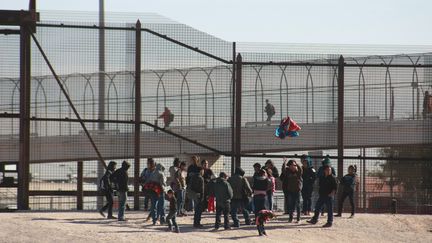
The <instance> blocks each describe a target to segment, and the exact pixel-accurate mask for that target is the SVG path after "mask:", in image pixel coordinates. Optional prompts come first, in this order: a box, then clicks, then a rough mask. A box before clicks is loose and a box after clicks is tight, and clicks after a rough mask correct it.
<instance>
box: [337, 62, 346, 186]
mask: <svg viewBox="0 0 432 243" xmlns="http://www.w3.org/2000/svg"><path fill="white" fill-rule="evenodd" d="M338 65H339V67H338V124H337V131H338V132H337V154H338V166H337V168H338V173H337V176H338V178H342V176H343V156H344V74H345V61H344V58H343V56H342V55H341V56H340V58H339V63H338Z"/></svg>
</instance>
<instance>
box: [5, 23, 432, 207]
mask: <svg viewBox="0 0 432 243" xmlns="http://www.w3.org/2000/svg"><path fill="white" fill-rule="evenodd" d="M75 21H76V20H75ZM95 22H96V21H95ZM59 24H60V22H59V21H44V22H42V24H40V25H39V27H38V28H37V33H36V34H35V37H36V38H37V40H38V41H39V42H40V44H41V46H42V48H43V50H44V51H45V53H46V55H47V56H48V59H49V61H50V62H51V64H52V65H53V67H54V69H55V71H56V72H57V74H58V75H59V78H60V82H61V83H62V85H63V86H64V88H65V89H66V92H67V95H68V96H69V97H70V99H71V100H72V103H73V105H74V107H75V108H76V109H77V111H78V113H79V115H80V116H81V118H82V119H84V124H85V125H86V127H87V129H88V130H89V133H90V135H91V137H92V139H93V140H94V142H95V145H96V147H97V148H98V150H99V151H100V153H101V155H102V157H103V158H104V160H106V161H110V160H115V161H117V162H118V163H119V164H120V162H121V161H122V160H127V161H129V162H131V164H132V166H131V168H130V169H129V175H130V178H131V180H130V189H131V191H133V180H134V179H137V178H133V171H134V165H133V163H132V162H133V157H134V133H135V130H134V119H135V45H136V43H135V41H136V38H135V29H134V28H135V23H133V22H130V23H127V24H115V23H110V24H107V25H106V26H108V27H107V28H105V29H104V32H105V34H104V35H105V40H104V41H105V60H104V67H103V69H104V70H102V71H101V67H100V64H99V61H100V60H99V42H100V39H99V34H100V30H99V29H98V28H96V27H94V26H93V25H94V24H95V23H93V22H87V23H83V22H63V23H62V24H63V25H59ZM78 26H81V27H78ZM142 28H143V30H142V31H141V35H142V37H141V46H142V51H141V53H140V54H141V59H142V67H141V99H142V102H141V106H142V109H141V119H142V121H143V124H142V126H141V133H140V137H141V140H140V141H141V157H142V159H141V163H140V168H139V169H140V170H142V169H143V168H144V167H145V166H146V165H145V158H148V157H156V161H157V162H158V163H161V164H163V165H164V167H165V168H168V167H169V166H171V163H172V160H173V158H174V157H180V158H181V159H182V160H188V159H189V158H190V155H192V154H199V155H200V156H201V157H202V158H203V159H204V158H206V159H209V160H210V163H211V164H212V169H213V171H214V172H215V174H217V173H218V172H220V171H226V172H228V171H230V169H231V160H230V157H229V156H230V155H231V154H233V152H234V151H232V147H231V146H232V136H234V134H233V133H232V126H233V124H232V122H233V120H232V116H233V96H234V93H233V79H232V77H233V72H235V69H233V65H232V60H233V45H232V43H229V42H225V41H223V40H220V39H217V38H215V37H213V36H210V35H208V34H205V33H202V32H199V31H197V30H194V29H192V28H190V27H188V26H184V25H180V24H178V23H175V22H171V21H165V22H164V23H154V22H152V21H149V22H148V23H145V22H144V23H143V26H142ZM0 42H1V45H0V50H1V57H2V58H0V85H1V90H0V94H1V97H0V101H1V103H0V107H1V108H0V113H5V112H7V113H11V114H12V113H16V114H18V113H19V44H18V43H19V37H18V36H1V38H0ZM246 47H247V45H246V46H242V48H241V49H242V50H245V51H242V53H241V54H242V57H243V62H244V63H243V65H242V113H241V116H242V121H241V134H242V139H241V152H242V153H243V154H250V156H249V157H248V155H245V156H244V157H243V158H242V164H241V166H242V167H243V168H244V169H245V170H246V173H247V175H248V176H251V175H252V174H253V170H252V165H253V164H254V163H256V162H259V163H261V164H264V163H265V161H266V160H267V158H264V157H265V155H262V154H271V155H274V156H276V157H277V156H282V155H281V154H282V153H289V154H298V155H300V154H303V153H306V154H311V155H312V157H314V155H315V156H316V157H317V158H321V157H322V156H324V155H327V154H328V155H330V156H337V151H336V149H337V146H338V143H337V135H338V134H337V125H338V124H337V118H338V103H337V101H338V71H339V67H338V58H339V55H335V54H314V53H310V52H305V53H306V54H292V52H291V53H287V52H285V51H283V50H282V49H283V48H282V47H280V46H279V47H278V48H281V49H278V50H277V51H280V53H275V52H274V48H273V53H271V52H252V51H247V48H246ZM315 48H316V46H315ZM422 50H423V49H422ZM338 54H339V53H338ZM431 60H432V59H431V55H430V54H429V53H423V54H410V55H391V54H387V55H381V56H365V55H361V56H360V55H359V56H355V55H347V56H345V65H344V85H345V87H344V113H345V114H344V120H345V122H344V133H345V136H344V142H345V148H346V149H345V150H344V153H345V156H346V158H345V160H344V165H343V168H344V170H346V168H347V166H348V165H350V164H355V165H357V168H358V179H359V181H358V189H357V196H356V198H357V201H356V205H357V207H358V208H359V209H362V210H363V211H364V212H384V211H386V210H389V204H390V203H391V200H392V199H393V198H397V199H398V200H399V201H400V203H399V206H400V209H401V210H400V211H403V212H410V213H413V212H414V213H424V212H428V213H430V212H431V209H430V208H428V206H427V205H430V204H431V196H430V194H431V186H432V184H431V182H430V180H429V179H428V176H427V175H430V173H431V171H430V170H431V161H430V160H427V159H424V158H430V154H431V153H430V149H429V150H428V147H427V146H429V147H430V144H431V143H432V142H431V139H432V138H431V135H430V134H431V132H430V130H431V121H432V119H430V118H431V117H430V116H431V113H430V112H428V103H427V102H429V101H426V99H425V100H424V97H425V96H424V94H425V92H426V91H429V92H430V91H431V85H432V83H431V82H432V75H431V73H432V71H431V68H429V67H428V68H424V67H420V66H418V65H419V64H421V65H431V64H432V61H431ZM277 62H282V63H281V64H277V65H276V63H277ZM236 65H240V64H239V63H237V64H236ZM102 84H104V85H103V86H102ZM101 90H102V91H103V95H102V94H101ZM267 100H268V101H267ZM267 102H268V103H270V104H272V105H273V106H274V108H275V114H274V115H273V116H269V115H268V114H267V112H266V111H265V107H266V104H267ZM431 102H432V101H431ZM30 106H31V117H32V121H31V124H30V125H31V128H30V129H31V137H30V145H31V149H30V152H31V155H30V161H31V165H30V173H31V181H30V194H31V197H30V207H31V208H32V209H50V210H52V209H74V208H76V207H77V197H76V196H75V194H76V192H77V188H78V181H77V179H78V175H77V173H78V172H77V171H78V165H77V163H78V161H83V162H84V168H83V190H84V206H83V208H84V209H95V208H96V207H97V206H98V205H100V204H101V203H102V201H101V199H100V197H96V195H97V193H96V191H97V185H98V180H99V178H100V177H101V175H102V173H103V167H102V166H101V163H100V162H99V161H98V156H97V154H96V152H95V151H94V149H93V148H92V145H91V143H90V141H89V139H88V138H87V136H86V134H85V132H84V130H83V128H82V127H81V125H80V123H79V122H78V120H77V117H76V116H75V114H74V112H73V109H72V107H71V105H70V104H69V103H68V101H67V99H66V96H65V95H64V94H63V93H62V91H61V89H60V86H59V85H58V84H57V81H56V79H55V78H54V76H53V75H52V73H51V72H50V70H49V69H48V66H47V64H46V63H45V61H44V59H43V58H42V56H41V53H40V51H39V50H38V49H37V48H36V46H35V45H34V43H33V44H32V79H31V104H30ZM431 106H432V105H431ZM165 108H168V109H169V110H170V111H171V113H172V114H174V116H172V117H171V120H172V121H170V120H167V119H164V115H163V113H164V111H165ZM286 116H290V117H291V118H292V119H293V120H295V121H296V122H297V123H298V124H299V125H300V126H301V127H302V130H301V131H300V136H299V137H296V138H286V139H284V140H281V139H278V138H275V137H274V130H275V127H276V126H277V125H278V124H279V121H280V120H281V119H282V118H284V117H286ZM97 119H100V120H99V121H98V120H97ZM0 124H1V125H2V126H1V127H2V128H1V129H0V136H1V143H0V144H1V145H0V155H1V157H0V158H1V161H2V162H8V161H18V153H19V146H18V135H19V119H18V118H11V117H6V116H5V117H1V119H0ZM154 126H157V127H156V128H155V127H154ZM163 127H165V128H164V129H162V130H160V128H163ZM165 131H169V132H172V133H174V135H179V136H177V137H176V136H173V134H170V133H166V132H165ZM185 138H188V139H190V140H191V141H187V140H185ZM202 145H206V146H208V147H210V148H211V149H209V148H205V147H204V146H202ZM407 148H409V149H407ZM215 151H219V152H220V154H217V155H216V156H215ZM428 151H429V152H428ZM256 155H260V156H264V157H261V158H256V157H254V156H256ZM350 156H351V157H350ZM356 156H361V157H362V158H364V159H362V158H359V159H352V158H353V157H356ZM398 156H399V157H401V158H405V159H404V160H400V161H398V160H395V159H394V157H398ZM293 157H296V156H293ZM368 157H369V158H368ZM371 157H380V158H378V159H370V158H371ZM269 158H270V157H269ZM407 158H412V160H409V159H407ZM273 160H274V162H275V165H276V167H278V168H280V167H281V164H282V160H281V159H276V158H273ZM314 163H315V167H319V166H320V160H319V159H315V162H314ZM333 165H334V166H335V168H336V170H337V160H336V159H334V160H333ZM407 168H410V169H407ZM344 172H345V171H344ZM337 173H338V174H343V172H341V173H339V172H337ZM166 174H168V173H166ZM14 190H15V189H13V188H12V189H11V188H7V189H6V188H0V191H1V193H2V195H4V197H3V196H2V197H1V202H0V203H2V204H10V202H9V201H11V200H10V198H13V197H14V195H16V190H15V191H14ZM59 191H61V192H64V193H63V194H62V193H59ZM278 193H279V192H278ZM50 194H53V195H50ZM54 194H56V195H54ZM276 198H280V199H276V204H277V205H276V207H277V208H279V209H282V207H283V196H281V195H280V193H279V194H277V195H276ZM8 200H9V201H8ZM12 201H13V200H12ZM128 204H129V205H130V207H132V206H134V205H133V200H132V198H130V200H129V202H128Z"/></svg>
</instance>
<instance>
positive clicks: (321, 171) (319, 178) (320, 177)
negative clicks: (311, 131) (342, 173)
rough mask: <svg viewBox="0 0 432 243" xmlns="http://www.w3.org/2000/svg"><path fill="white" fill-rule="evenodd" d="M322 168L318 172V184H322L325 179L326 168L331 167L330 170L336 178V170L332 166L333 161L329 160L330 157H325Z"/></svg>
mask: <svg viewBox="0 0 432 243" xmlns="http://www.w3.org/2000/svg"><path fill="white" fill-rule="evenodd" d="M321 164H322V166H321V167H319V168H318V171H317V178H318V182H319V183H321V179H323V178H324V177H325V175H324V166H329V167H330V170H331V174H332V175H333V176H336V170H335V169H334V168H333V166H331V161H330V159H329V157H328V156H327V157H325V158H324V159H323V160H322V161H321Z"/></svg>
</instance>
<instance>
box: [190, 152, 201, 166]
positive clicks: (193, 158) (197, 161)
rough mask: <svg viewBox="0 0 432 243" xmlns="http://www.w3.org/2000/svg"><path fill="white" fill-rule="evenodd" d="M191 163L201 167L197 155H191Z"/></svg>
mask: <svg viewBox="0 0 432 243" xmlns="http://www.w3.org/2000/svg"><path fill="white" fill-rule="evenodd" d="M192 164H193V165H196V166H198V167H201V165H200V161H199V157H198V156H197V155H194V156H192Z"/></svg>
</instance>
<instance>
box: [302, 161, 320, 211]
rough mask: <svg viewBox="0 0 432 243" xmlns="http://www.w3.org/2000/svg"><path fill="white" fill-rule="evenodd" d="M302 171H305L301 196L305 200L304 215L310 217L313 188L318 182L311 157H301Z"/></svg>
mask: <svg viewBox="0 0 432 243" xmlns="http://www.w3.org/2000/svg"><path fill="white" fill-rule="evenodd" d="M301 162H302V165H303V166H302V169H303V175H302V178H303V187H302V190H301V195H302V198H303V214H304V215H310V212H311V211H312V192H313V186H314V183H315V180H316V177H317V175H316V171H315V169H314V167H313V166H312V160H311V158H310V157H309V156H307V155H303V156H302V157H301Z"/></svg>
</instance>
